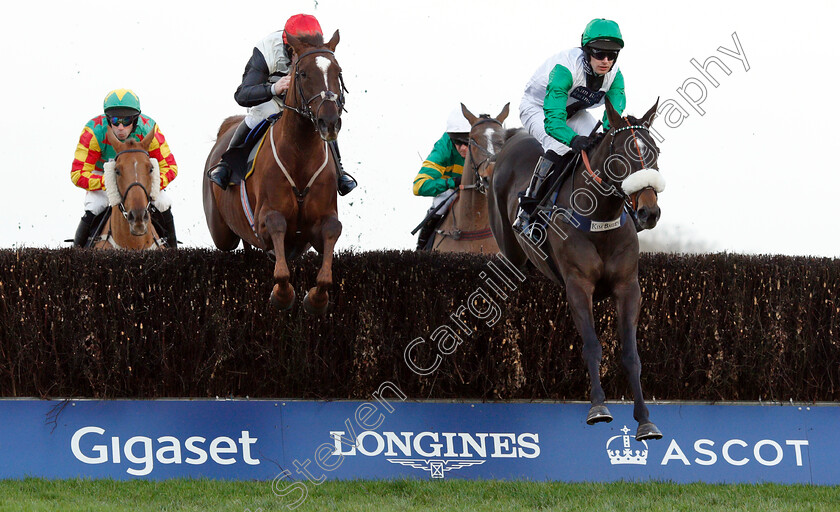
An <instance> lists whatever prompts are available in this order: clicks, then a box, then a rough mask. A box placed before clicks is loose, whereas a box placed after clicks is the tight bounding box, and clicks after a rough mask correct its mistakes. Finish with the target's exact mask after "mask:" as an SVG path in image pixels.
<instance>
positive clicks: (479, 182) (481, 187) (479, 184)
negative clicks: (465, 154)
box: [464, 115, 503, 194]
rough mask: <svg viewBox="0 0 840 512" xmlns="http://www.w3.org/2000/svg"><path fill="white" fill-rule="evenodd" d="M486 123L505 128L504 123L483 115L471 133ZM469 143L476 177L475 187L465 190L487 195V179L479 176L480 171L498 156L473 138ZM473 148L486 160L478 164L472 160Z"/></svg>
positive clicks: (471, 159) (468, 186)
mask: <svg viewBox="0 0 840 512" xmlns="http://www.w3.org/2000/svg"><path fill="white" fill-rule="evenodd" d="M484 123H495V124H497V125H499V126H503V125H502V123H500V122H499V120H497V119H494V118H492V117H490V116H487V115H482V116H481V118H480V119H479V120H478V121H476V123H475V124H474V125H472V128H470V131H472V129H473V128H475V127H476V126H479V125H482V124H484ZM469 143H470V144H469V145H470V163H471V164H472V172H473V174H474V175H475V182H474V184H473V185H467V186H466V187H464V190H466V189H467V188H474V189H476V191H477V192H479V193H481V194H486V193H487V178H485V177H483V176H481V174H479V172H478V170H479V169H481V166H482V165H484V164H485V163H487V162H488V161H489V160H490V159H491V158H493V157H494V156H496V154H495V153H493V152H491V151H488V150H487V148H483V147H481V146H480V145H479V144H478V142H476V141H475V139H473V138H472V137H470V138H469ZM472 148H476V149H478V150H479V151H480V152H482V153H484V160H482V161H480V162H478V163H476V162H475V159H474V158H472Z"/></svg>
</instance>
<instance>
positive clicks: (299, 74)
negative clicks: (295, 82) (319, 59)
mask: <svg viewBox="0 0 840 512" xmlns="http://www.w3.org/2000/svg"><path fill="white" fill-rule="evenodd" d="M298 76H299V77H300V78H306V71H301V72H300V73H298Z"/></svg>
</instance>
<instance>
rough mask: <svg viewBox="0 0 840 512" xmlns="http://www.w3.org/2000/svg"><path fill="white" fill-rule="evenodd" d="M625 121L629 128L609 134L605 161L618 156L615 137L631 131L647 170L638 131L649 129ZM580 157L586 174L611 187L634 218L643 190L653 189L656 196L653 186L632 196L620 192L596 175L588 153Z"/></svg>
mask: <svg viewBox="0 0 840 512" xmlns="http://www.w3.org/2000/svg"><path fill="white" fill-rule="evenodd" d="M623 119H624V121H626V122H627V126H622V127H620V128H614V129H612V130H610V131H609V132H608V133H607V135H609V136H610V137H611V139H610V153H609V155H607V158H606V160H605V161H609V159H610V157H611V156H612V155H614V154H616V153H615V136H616V135H617V134H619V133H621V132H623V131H627V130H630V134H631V136H632V137H633V143H634V144H635V146H636V152H637V154H638V155H639V161H640V162H641V163H642V168H643V169H647V164H646V162H645V158H644V156H643V155H642V150H641V148H640V147H639V139H638V138H637V136H636V130H644V131H645V132H647V131H648V128H647V127H645V126H642V125H634V124H631V123H630V120H629V119H627V118H626V117H624V118H623ZM580 155H581V157H582V159H583V164H584V168H585V169H586V172H587V173H588V174H589V176H590V177H591V178H592V179H594V180H595V181H596V182H597V183H598V184H599V185H603V186H605V187H609V193H610V195H615V196H617V197H620V198H622V199H624V201H625V202H626V203H627V205H628V206H629V207H630V211H631V212H632V213H633V215H634V216H635V215H636V203H637V201H638V198H639V194H640V193H641V192H642V191H643V190H645V189H648V188H650V189H653V190H654V194H656V190H655V189H654V188H653V187H651V186H648V187H644V188H642V189H641V190H638V191H636V192H634V193H632V194H627V193H626V192H624V190H623V189H622V190H620V191H619V188H620V187H616V186H615V184H613V183H609V182H607V181H605V180H604V179H603V178H601V177H600V176H598V175H597V174H595V172H593V171H592V166H591V165H590V163H589V155H587V153H586V151H581V152H580ZM628 177H629V176H628ZM625 179H626V178H625Z"/></svg>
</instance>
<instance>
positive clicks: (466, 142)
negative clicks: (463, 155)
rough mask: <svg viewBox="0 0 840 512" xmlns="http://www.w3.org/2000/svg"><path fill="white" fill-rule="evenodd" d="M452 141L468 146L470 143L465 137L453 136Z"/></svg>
mask: <svg viewBox="0 0 840 512" xmlns="http://www.w3.org/2000/svg"><path fill="white" fill-rule="evenodd" d="M452 143H453V144H455V145H456V146H469V145H470V143H469V141H468V140H467V139H462V138H461V137H453V138H452Z"/></svg>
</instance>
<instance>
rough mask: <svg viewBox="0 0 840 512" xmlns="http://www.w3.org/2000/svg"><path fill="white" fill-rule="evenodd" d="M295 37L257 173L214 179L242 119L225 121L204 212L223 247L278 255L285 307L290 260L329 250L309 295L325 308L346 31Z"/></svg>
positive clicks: (312, 303) (290, 300)
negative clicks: (341, 44) (341, 46)
mask: <svg viewBox="0 0 840 512" xmlns="http://www.w3.org/2000/svg"><path fill="white" fill-rule="evenodd" d="M287 40H288V42H289V44H290V45H291V47H292V49H293V54H292V63H291V67H292V71H291V73H290V76H291V82H290V85H289V90H288V93H287V95H286V99H285V109H284V110H285V111H284V112H283V115H282V116H281V117H280V119H279V120H277V121H276V122H275V123H274V124H272V125H271V127H270V128H269V129H268V133H267V134H266V136H265V138H264V139H263V142H262V143H261V145H260V146H259V151H258V152H257V155H256V159H255V161H254V167H253V173H252V174H251V176H250V177H248V179H247V180H243V181H241V182H239V183H237V184H234V185H232V186H230V187H228V188H227V190H222V189H221V188H219V187H216V186H213V185H212V184H211V182H210V180H209V179H208V178H207V174H206V171H207V170H208V169H210V168H211V167H213V166H214V165H215V164H217V163H218V162H219V161H220V159H221V156H222V154H223V153H224V152H225V150H226V148H227V146H228V143H229V142H230V139H231V137H232V134H233V128H234V127H235V126H236V124H237V122H238V119H237V118H229V119H226V120H225V121H224V122H223V124H222V126H221V127H220V129H219V137H218V139H217V140H216V144H215V145H214V146H213V149H212V150H211V152H210V155H209V156H208V158H207V163H206V165H205V177H204V180H203V185H202V188H203V202H204V213H205V217H206V220H207V226H208V228H209V229H210V235H211V236H212V238H213V242H214V243H215V244H216V247H218V248H219V249H221V250H224V251H232V250H234V249H235V248H236V247H237V246H238V245H239V241H240V240H242V241H243V242H244V243H245V244H246V247H248V246H249V245H250V246H253V247H258V248H260V249H262V250H264V251H267V252H269V253H271V254H273V255H274V257H275V258H276V262H275V265H274V274H273V281H274V286H273V289H272V291H271V295H270V300H271V303H272V304H273V305H275V306H276V307H278V308H280V309H284V310H285V309H290V308H291V307H292V306H293V305H294V302H295V290H294V288H293V287H292V284H291V283H290V281H289V279H290V275H289V267H288V263H287V260H288V259H293V258H296V257H298V256H300V255H301V254H303V253H304V252H306V251H307V250H308V249H309V248H310V247H313V248H314V249H315V250H316V251H318V252H319V253H320V254H322V255H323V262H322V264H321V268H320V270H319V272H318V276H317V278H316V286H315V287H313V288H312V289H310V290H309V292H308V293H307V294H306V296H305V297H304V300H303V305H304V308H305V309H306V310H307V311H309V312H312V313H318V314H320V313H323V312H325V311H326V309H327V307H328V305H329V293H328V289H329V288H330V287H331V286H332V282H333V277H332V263H333V251H334V249H335V244H336V241H337V240H338V237H339V236H340V235H341V222H339V220H338V205H337V203H338V200H337V198H338V195H337V180H336V163H335V160H334V158H333V155H332V154H331V151H330V150H329V148H328V147H327V141H332V140H335V139H336V138H337V137H338V132H339V130H340V128H341V113H342V110H343V105H344V91H345V89H344V82H343V79H342V77H341V67H340V66H339V64H338V61H337V60H336V58H335V54H334V51H335V47H336V45H338V41H339V35H338V31H337V30H336V31H335V34H334V35H333V36H332V39H330V41H329V42H327V43H326V44H325V43H324V40H323V37H322V36H321V35H320V34H318V35H313V36H301V37H293V36H291V35H287Z"/></svg>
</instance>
